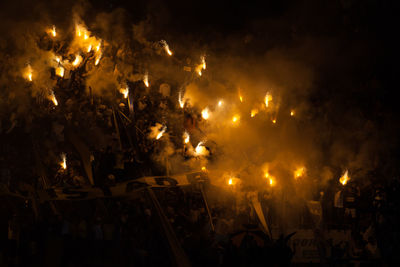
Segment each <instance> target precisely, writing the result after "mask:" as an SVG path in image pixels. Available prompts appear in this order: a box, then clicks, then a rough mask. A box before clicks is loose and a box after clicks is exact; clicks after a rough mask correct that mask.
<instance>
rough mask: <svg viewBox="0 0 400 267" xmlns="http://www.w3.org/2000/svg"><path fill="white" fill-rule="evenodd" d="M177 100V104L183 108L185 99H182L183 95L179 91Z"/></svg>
mask: <svg viewBox="0 0 400 267" xmlns="http://www.w3.org/2000/svg"><path fill="white" fill-rule="evenodd" d="M178 101H179V106H180V107H181V108H183V107H184V106H185V101H183V96H182V92H181V91H180V92H179V96H178Z"/></svg>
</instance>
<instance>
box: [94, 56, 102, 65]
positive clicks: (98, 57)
mask: <svg viewBox="0 0 400 267" xmlns="http://www.w3.org/2000/svg"><path fill="white" fill-rule="evenodd" d="M100 59H101V54H100V55H98V56H97V58H96V62H95V63H94V65H96V66H97V65H98V64H99V62H100Z"/></svg>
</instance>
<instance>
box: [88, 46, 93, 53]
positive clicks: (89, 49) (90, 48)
mask: <svg viewBox="0 0 400 267" xmlns="http://www.w3.org/2000/svg"><path fill="white" fill-rule="evenodd" d="M90 51H92V45H91V44H90V45H89V46H88V49H87V52H88V53H89V52H90Z"/></svg>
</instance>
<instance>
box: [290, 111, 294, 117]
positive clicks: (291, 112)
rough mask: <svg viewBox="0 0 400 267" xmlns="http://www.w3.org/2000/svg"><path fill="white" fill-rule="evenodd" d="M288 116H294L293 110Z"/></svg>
mask: <svg viewBox="0 0 400 267" xmlns="http://www.w3.org/2000/svg"><path fill="white" fill-rule="evenodd" d="M290 116H292V117H293V116H294V110H293V109H292V110H291V111H290Z"/></svg>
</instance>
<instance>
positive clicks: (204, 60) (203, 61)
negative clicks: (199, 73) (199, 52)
mask: <svg viewBox="0 0 400 267" xmlns="http://www.w3.org/2000/svg"><path fill="white" fill-rule="evenodd" d="M201 62H202V67H203V70H205V69H206V57H205V56H202V57H201Z"/></svg>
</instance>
